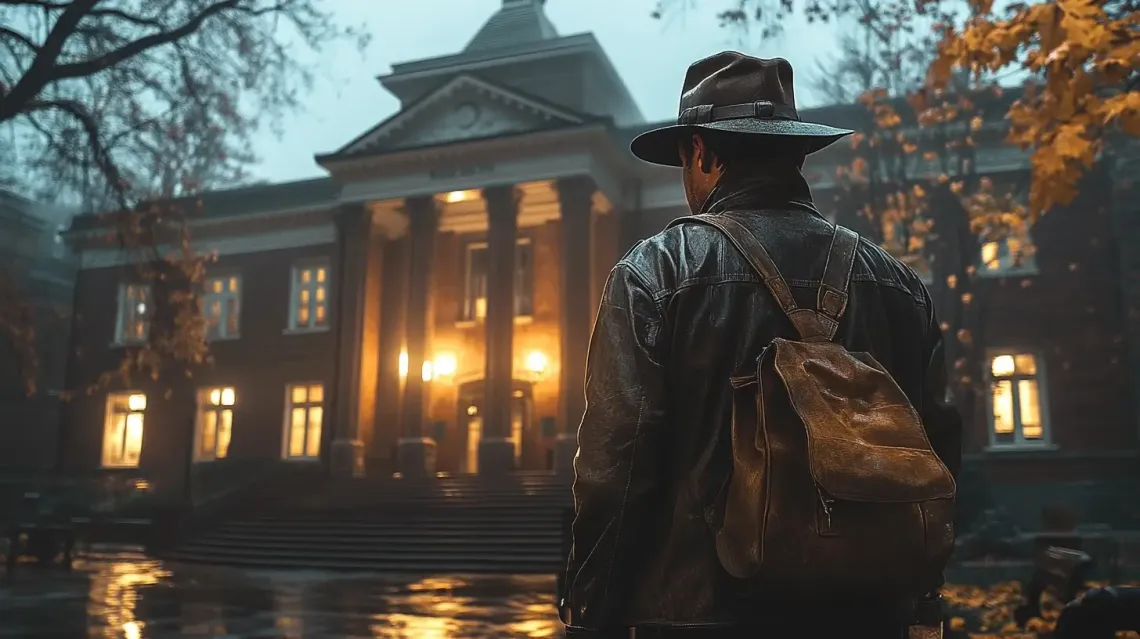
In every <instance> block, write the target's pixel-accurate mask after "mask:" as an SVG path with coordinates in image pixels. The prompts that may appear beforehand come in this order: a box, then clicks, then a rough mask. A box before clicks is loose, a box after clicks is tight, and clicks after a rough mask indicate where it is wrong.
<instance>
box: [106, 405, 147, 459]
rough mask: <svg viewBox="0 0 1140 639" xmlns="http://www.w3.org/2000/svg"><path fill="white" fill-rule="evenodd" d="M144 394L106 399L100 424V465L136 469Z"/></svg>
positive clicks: (139, 452)
mask: <svg viewBox="0 0 1140 639" xmlns="http://www.w3.org/2000/svg"><path fill="white" fill-rule="evenodd" d="M144 413H146V395H143V394H142V393H112V394H110V395H108V396H107V415H106V417H105V418H104V423H103V466H104V467H105V468H136V467H137V466H138V465H139V456H140V455H141V454H142V440H143V415H144Z"/></svg>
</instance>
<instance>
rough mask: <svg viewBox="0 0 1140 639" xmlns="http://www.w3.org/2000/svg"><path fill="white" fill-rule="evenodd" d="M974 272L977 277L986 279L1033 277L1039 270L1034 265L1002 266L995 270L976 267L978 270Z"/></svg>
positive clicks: (1039, 272)
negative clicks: (1002, 267)
mask: <svg viewBox="0 0 1140 639" xmlns="http://www.w3.org/2000/svg"><path fill="white" fill-rule="evenodd" d="M974 273H975V275H976V276H977V277H982V278H986V279H1000V278H1003V277H1033V276H1035V275H1040V274H1041V271H1040V270H1038V269H1037V268H1036V267H1018V268H1004V269H997V270H996V271H989V270H986V269H984V268H981V267H978V270H977V271H975V272H974Z"/></svg>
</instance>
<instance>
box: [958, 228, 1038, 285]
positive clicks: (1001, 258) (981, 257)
mask: <svg viewBox="0 0 1140 639" xmlns="http://www.w3.org/2000/svg"><path fill="white" fill-rule="evenodd" d="M1009 239H1010V238H1009V237H1008V236H1007V237H1005V238H1002V239H1001V240H999V241H995V242H985V241H979V242H978V263H977V264H976V265H975V267H974V269H975V273H976V274H977V275H978V276H979V277H1016V276H1025V275H1037V274H1038V273H1040V270H1039V269H1038V267H1037V250H1036V246H1037V245H1036V243H1035V242H1034V241H1033V232H1032V230H1030V231H1027V232H1026V233H1025V237H1024V238H1023V241H1024V242H1026V243H1027V245H1028V246H1030V247H1032V248H1033V250H1031V251H1030V253H1029V254H1028V255H1023V256H1022V257H1021V264H1017V265H1014V264H1013V263H1012V262H1013V257H1012V256H1011V254H1010V252H1009ZM989 244H998V256H997V260H998V267H997V268H995V269H991V268H989V267H987V266H986V260H985V247H986V246H987V245H989Z"/></svg>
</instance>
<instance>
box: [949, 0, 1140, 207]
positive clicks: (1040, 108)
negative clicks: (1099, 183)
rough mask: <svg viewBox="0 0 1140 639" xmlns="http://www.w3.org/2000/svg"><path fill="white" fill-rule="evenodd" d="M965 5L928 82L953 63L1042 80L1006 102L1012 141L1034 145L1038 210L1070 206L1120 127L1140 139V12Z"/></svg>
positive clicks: (1088, 1) (1077, 5)
mask: <svg viewBox="0 0 1140 639" xmlns="http://www.w3.org/2000/svg"><path fill="white" fill-rule="evenodd" d="M969 7H970V16H969V19H968V20H967V21H966V22H965V24H964V25H963V26H962V27H961V28H956V27H954V26H949V25H948V26H946V27H945V30H944V33H943V34H942V41H941V43H940V45H939V55H938V57H937V59H936V60H935V61H934V63H933V65H932V66H931V69H930V81H931V82H932V84H934V85H935V86H943V85H945V84H946V83H947V82H949V80H950V78H951V74H952V71H953V70H954V69H955V68H964V69H968V70H970V71H971V72H974V73H985V72H989V73H994V72H998V71H1008V70H1011V69H1012V70H1016V71H1021V72H1028V73H1029V74H1031V77H1037V78H1041V79H1042V80H1043V81H1041V82H1036V83H1031V84H1030V85H1028V87H1027V90H1026V92H1025V95H1023V96H1022V97H1021V98H1020V99H1019V100H1017V102H1015V103H1014V105H1013V106H1012V107H1011V108H1010V111H1009V120H1010V125H1011V127H1010V132H1009V136H1008V139H1009V141H1010V142H1013V143H1015V144H1018V145H1020V146H1021V147H1022V148H1025V149H1032V150H1033V156H1032V169H1033V185H1032V188H1031V191H1030V198H1029V204H1030V209H1031V211H1032V213H1033V214H1034V215H1037V214H1039V213H1042V212H1044V211H1047V210H1049V209H1050V208H1052V207H1053V206H1054V205H1058V204H1067V203H1069V202H1071V201H1072V199H1073V198H1074V197H1075V196H1076V193H1077V182H1078V180H1079V179H1080V177H1081V176H1082V175H1083V173H1084V172H1085V171H1086V170H1087V169H1088V168H1090V167H1091V166H1092V165H1093V163H1094V162H1095V161H1096V160H1097V159H1098V158H1099V157H1100V155H1101V153H1102V152H1104V151H1105V150H1106V148H1107V145H1108V143H1109V141H1110V140H1111V133H1112V132H1113V131H1114V130H1119V131H1122V132H1124V133H1125V134H1127V135H1131V136H1137V135H1140V87H1138V83H1137V65H1138V64H1140V37H1137V35H1136V34H1137V30H1138V29H1140V13H1138V12H1137V11H1136V10H1135V8H1134V7H1133V6H1131V5H1128V6H1124V5H1121V6H1119V7H1115V8H1110V7H1109V3H1106V2H1102V1H1100V0H1052V1H1050V2H1042V3H1037V4H1026V3H1014V4H1012V5H1010V7H1009V9H1008V10H1007V11H1004V12H1003V13H1002V14H1001V15H1000V16H999V15H997V14H995V12H994V10H993V7H992V3H990V2H988V1H974V2H971V3H970V5H969ZM1114 9H1115V10H1114Z"/></svg>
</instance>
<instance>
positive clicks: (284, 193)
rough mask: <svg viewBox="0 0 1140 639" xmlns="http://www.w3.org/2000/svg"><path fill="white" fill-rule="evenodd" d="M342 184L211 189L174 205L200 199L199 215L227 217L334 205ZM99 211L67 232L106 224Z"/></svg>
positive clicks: (323, 181)
mask: <svg viewBox="0 0 1140 639" xmlns="http://www.w3.org/2000/svg"><path fill="white" fill-rule="evenodd" d="M340 188H341V187H340V184H338V183H337V182H334V181H333V179H332V178H327V177H322V178H316V179H311V180H300V181H296V182H278V183H275V184H272V183H271V184H255V185H252V186H243V187H238V188H234V189H226V190H222V191H208V192H206V193H203V194H201V196H195V197H192V198H191V197H187V198H179V199H176V200H173V201H172V202H171V204H173V205H178V204H186V205H190V206H192V207H194V208H197V201H196V200H197V199H198V197H200V198H201V201H202V206H201V210H200V211H197V210H195V211H194V215H195V216H198V217H215V218H216V217H228V216H231V215H246V214H253V213H261V212H268V211H281V210H287V209H306V208H313V209H317V208H321V207H327V206H334V205H335V204H336V201H337V197H338V196H339V195H340ZM107 223H109V222H107V221H106V220H105V218H103V217H102V216H101V214H99V213H87V214H84V215H77V216H75V218H74V219H73V220H72V222H71V228H70V229H68V232H75V231H83V230H87V229H92V228H98V227H100V226H104V225H105V224H107Z"/></svg>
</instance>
